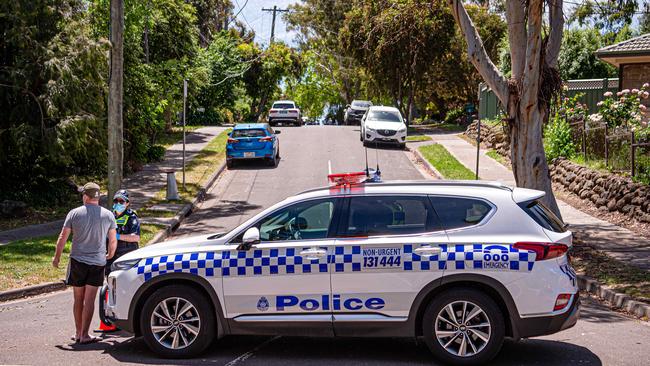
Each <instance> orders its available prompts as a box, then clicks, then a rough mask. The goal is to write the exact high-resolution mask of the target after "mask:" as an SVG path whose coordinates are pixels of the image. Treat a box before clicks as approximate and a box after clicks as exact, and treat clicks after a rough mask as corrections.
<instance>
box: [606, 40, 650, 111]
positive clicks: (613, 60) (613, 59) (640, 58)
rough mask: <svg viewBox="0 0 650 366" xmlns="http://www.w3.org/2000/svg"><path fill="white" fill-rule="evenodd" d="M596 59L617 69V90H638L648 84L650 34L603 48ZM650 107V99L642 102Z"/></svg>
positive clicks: (649, 77)
mask: <svg viewBox="0 0 650 366" xmlns="http://www.w3.org/2000/svg"><path fill="white" fill-rule="evenodd" d="M596 57H598V58H599V59H601V60H603V61H605V62H607V63H609V64H611V65H614V66H616V67H617V68H618V89H619V90H623V89H630V90H632V89H640V88H641V86H642V85H643V84H644V83H647V82H650V33H646V34H643V35H640V36H638V37H634V38H631V39H628V40H627V41H623V42H619V43H616V44H613V45H611V46H607V47H603V48H601V49H599V50H598V51H596ZM643 103H644V104H645V105H646V106H647V107H650V99H645V100H643Z"/></svg>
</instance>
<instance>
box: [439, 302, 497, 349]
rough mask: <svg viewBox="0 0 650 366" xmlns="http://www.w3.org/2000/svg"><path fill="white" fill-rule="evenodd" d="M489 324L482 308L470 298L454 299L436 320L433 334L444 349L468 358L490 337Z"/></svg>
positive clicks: (482, 347) (481, 347)
mask: <svg viewBox="0 0 650 366" xmlns="http://www.w3.org/2000/svg"><path fill="white" fill-rule="evenodd" d="M491 330H492V327H491V325H490V319H489V318H488V316H487V314H486V313H485V311H484V310H483V309H481V308H480V307H479V306H478V305H476V304H474V303H472V302H469V301H454V302H452V303H449V304H447V306H445V307H443V308H442V309H441V310H440V312H439V313H438V316H437V317H436V319H435V324H434V332H435V337H436V339H437V340H438V342H439V343H440V345H441V346H442V348H444V349H445V350H446V351H447V352H449V353H451V354H452V355H454V356H460V357H469V356H473V355H476V354H477V353H479V352H481V351H482V350H483V349H484V348H485V346H486V345H487V344H488V342H489V340H490V336H491V334H492V332H491Z"/></svg>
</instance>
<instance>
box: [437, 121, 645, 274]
mask: <svg viewBox="0 0 650 366" xmlns="http://www.w3.org/2000/svg"><path fill="white" fill-rule="evenodd" d="M429 136H431V138H432V139H433V141H434V142H436V143H438V144H440V145H442V146H444V147H445V148H446V149H447V150H448V151H449V152H450V153H451V154H452V155H453V156H454V157H455V158H456V159H458V161H460V162H461V163H462V164H463V165H465V166H466V167H467V168H469V169H470V170H471V171H474V170H475V169H476V147H475V146H474V145H472V144H470V143H469V142H467V141H465V140H464V139H462V138H460V137H459V136H458V135H453V134H444V135H443V134H440V135H429ZM486 152H487V150H484V149H481V150H480V154H479V156H480V157H479V178H481V179H485V180H495V181H500V182H503V183H506V184H509V185H513V186H514V185H515V179H514V176H513V174H512V171H510V169H508V168H506V167H505V166H503V165H502V164H501V163H499V162H497V161H496V160H494V159H492V158H490V157H489V156H487V155H486ZM558 206H559V207H560V212H561V213H562V218H563V219H564V221H565V222H566V223H568V224H570V230H571V231H573V232H576V233H578V235H579V237H580V238H581V240H583V242H585V243H587V244H589V245H593V246H594V247H595V248H597V249H598V250H601V251H603V252H605V253H607V254H608V255H610V256H612V257H614V258H616V259H618V260H620V261H624V262H626V263H628V264H631V265H634V266H636V267H639V268H642V269H645V270H650V240H648V239H647V238H643V237H639V235H637V234H635V233H633V232H632V231H630V230H627V229H625V228H622V227H620V226H617V225H614V224H612V223H609V222H607V221H603V220H600V219H597V218H595V217H593V216H591V215H588V214H586V213H584V212H582V211H580V210H577V209H575V208H574V207H573V206H570V205H569V204H567V203H565V202H563V201H561V200H558Z"/></svg>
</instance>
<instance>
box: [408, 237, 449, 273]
mask: <svg viewBox="0 0 650 366" xmlns="http://www.w3.org/2000/svg"><path fill="white" fill-rule="evenodd" d="M403 249H404V251H403V253H404V254H403V255H402V258H403V260H402V262H403V268H404V270H405V271H442V270H444V269H445V261H443V260H442V259H441V256H442V253H441V254H440V255H438V254H436V255H430V256H421V255H419V254H416V253H414V252H413V245H411V244H405V245H404V247H403Z"/></svg>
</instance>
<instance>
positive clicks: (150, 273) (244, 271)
mask: <svg viewBox="0 0 650 366" xmlns="http://www.w3.org/2000/svg"><path fill="white" fill-rule="evenodd" d="M296 250H297V249H296V248H278V249H269V250H262V249H255V250H249V251H223V252H221V253H214V252H204V253H186V254H176V255H166V256H160V257H154V258H146V259H144V260H141V261H140V262H139V263H138V274H142V275H144V279H145V281H146V280H149V279H151V278H152V277H154V276H158V275H162V274H165V273H171V272H185V273H192V274H198V275H201V276H207V277H212V276H223V277H227V276H254V275H259V276H269V275H285V274H293V273H299V274H305V273H327V271H328V269H327V268H328V265H327V263H325V262H324V261H322V262H321V261H319V260H318V259H314V260H307V259H305V258H303V257H301V256H300V255H299V254H297V253H296Z"/></svg>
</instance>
